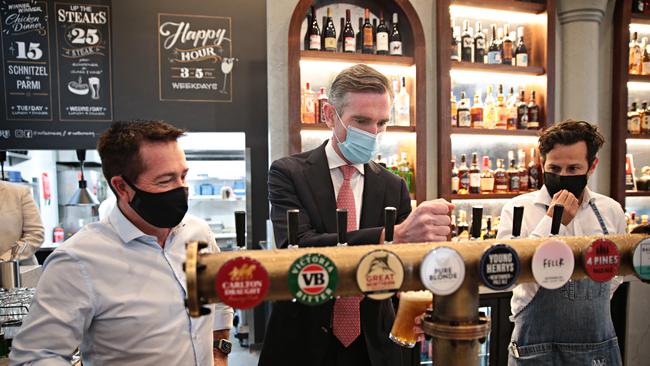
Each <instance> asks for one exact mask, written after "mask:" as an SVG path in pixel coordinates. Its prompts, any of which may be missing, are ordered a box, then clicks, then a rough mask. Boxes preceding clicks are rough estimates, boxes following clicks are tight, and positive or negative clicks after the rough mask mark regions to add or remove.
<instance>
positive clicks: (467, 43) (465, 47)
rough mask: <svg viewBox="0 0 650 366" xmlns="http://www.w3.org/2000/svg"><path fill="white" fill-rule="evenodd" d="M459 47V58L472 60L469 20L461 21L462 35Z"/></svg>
mask: <svg viewBox="0 0 650 366" xmlns="http://www.w3.org/2000/svg"><path fill="white" fill-rule="evenodd" d="M460 47H461V48H460V60H461V61H465V62H472V49H473V48H474V40H473V39H472V34H471V33H470V32H469V20H464V21H463V35H462V36H461V37H460Z"/></svg>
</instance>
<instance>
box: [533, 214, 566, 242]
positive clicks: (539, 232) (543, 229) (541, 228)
mask: <svg viewBox="0 0 650 366" xmlns="http://www.w3.org/2000/svg"><path fill="white" fill-rule="evenodd" d="M552 223H553V219H552V218H551V217H550V216H549V215H544V217H542V219H541V220H540V222H539V224H537V227H535V230H533V232H532V233H531V234H530V236H531V237H533V238H546V237H549V236H550V235H551V224H552ZM567 232H568V228H567V227H566V226H564V225H563V224H560V233H559V235H560V236H566V234H567Z"/></svg>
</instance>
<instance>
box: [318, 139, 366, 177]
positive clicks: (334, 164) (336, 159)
mask: <svg viewBox="0 0 650 366" xmlns="http://www.w3.org/2000/svg"><path fill="white" fill-rule="evenodd" d="M332 141H333V140H332V139H330V140H329V141H328V142H327V145H325V156H326V157H327V165H328V166H329V168H330V170H332V169H337V168H340V167H342V166H344V165H349V164H348V163H347V162H346V161H345V160H343V158H342V157H341V156H339V154H337V153H336V151H334V145H333V144H334V142H332ZM352 166H353V167H354V168H355V169H357V171H358V172H359V173H361V175H363V174H364V172H365V171H364V164H352Z"/></svg>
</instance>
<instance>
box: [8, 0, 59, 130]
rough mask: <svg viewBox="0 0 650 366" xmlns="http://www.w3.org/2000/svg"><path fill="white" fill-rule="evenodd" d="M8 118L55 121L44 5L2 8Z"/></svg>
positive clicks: (33, 3) (15, 4) (23, 3)
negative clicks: (53, 119)
mask: <svg viewBox="0 0 650 366" xmlns="http://www.w3.org/2000/svg"><path fill="white" fill-rule="evenodd" d="M0 15H1V21H2V25H1V27H2V37H0V39H1V42H2V49H3V55H2V56H3V58H2V69H3V76H4V85H5V93H4V94H5V98H4V99H5V118H6V119H7V120H10V121H12V120H13V121H16V120H19V121H22V120H38V121H51V120H52V82H51V62H50V41H49V32H48V29H49V26H48V15H47V3H46V2H45V1H33V0H31V1H30V0H22V1H11V2H9V1H3V2H2V3H1V4H0Z"/></svg>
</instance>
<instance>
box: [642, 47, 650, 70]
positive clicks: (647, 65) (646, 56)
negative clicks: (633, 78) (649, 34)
mask: <svg viewBox="0 0 650 366" xmlns="http://www.w3.org/2000/svg"><path fill="white" fill-rule="evenodd" d="M644 40H646V41H647V38H644ZM644 43H645V44H646V46H645V47H643V56H642V57H641V73H642V74H643V75H650V52H648V44H647V42H644Z"/></svg>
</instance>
